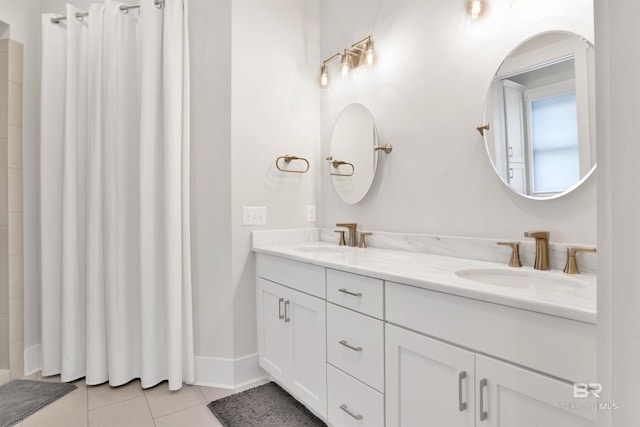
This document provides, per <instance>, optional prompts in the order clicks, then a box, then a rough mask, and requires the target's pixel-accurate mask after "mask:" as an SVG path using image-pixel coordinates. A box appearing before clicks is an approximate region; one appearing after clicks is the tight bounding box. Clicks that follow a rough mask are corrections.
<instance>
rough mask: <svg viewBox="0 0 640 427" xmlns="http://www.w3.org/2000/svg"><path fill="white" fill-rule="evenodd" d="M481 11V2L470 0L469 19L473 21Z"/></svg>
mask: <svg viewBox="0 0 640 427" xmlns="http://www.w3.org/2000/svg"><path fill="white" fill-rule="evenodd" d="M481 13H482V2H481V1H480V0H473V1H472V2H471V8H470V11H469V14H470V15H471V20H472V21H475V20H476V19H478V18H479V17H480V14H481Z"/></svg>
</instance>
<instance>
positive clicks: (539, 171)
mask: <svg viewBox="0 0 640 427" xmlns="http://www.w3.org/2000/svg"><path fill="white" fill-rule="evenodd" d="M594 73H595V63H594V48H593V45H592V44H591V43H589V42H588V41H586V40H585V39H584V38H582V37H580V36H578V35H576V34H573V33H567V32H549V33H543V34H539V35H537V36H534V37H532V38H530V39H529V40H527V41H525V42H524V43H522V44H521V45H519V46H518V47H517V48H515V49H514V50H513V51H511V53H510V54H509V55H508V56H507V58H506V59H505V60H504V61H503V62H502V65H500V68H498V71H497V72H496V74H495V76H494V78H493V81H492V82H491V87H490V88H489V93H488V94H487V100H486V103H485V110H484V123H485V124H484V125H483V126H482V127H479V128H478V130H480V131H483V133H484V139H485V145H486V148H487V154H488V155H489V159H490V160H491V163H492V164H493V168H494V169H495V171H496V173H497V174H498V176H499V177H500V178H501V179H502V181H503V182H504V183H505V184H506V185H507V186H508V187H509V188H510V189H511V190H513V191H515V192H516V193H518V194H520V195H522V196H524V197H528V198H531V199H553V198H556V197H560V196H562V195H565V194H567V193H569V192H570V191H572V190H574V189H575V188H577V187H578V186H579V185H580V184H581V183H583V182H584V181H585V180H586V179H587V178H588V177H589V176H590V175H591V173H592V172H593V171H594V170H595V168H596V146H595V142H596V140H595V74H594Z"/></svg>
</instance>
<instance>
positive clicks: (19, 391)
mask: <svg viewBox="0 0 640 427" xmlns="http://www.w3.org/2000/svg"><path fill="white" fill-rule="evenodd" d="M75 389H76V386H75V385H73V384H66V383H51V382H46V381H29V380H14V381H11V382H10V383H8V384H5V385H3V386H1V387H0V427H9V426H11V425H13V424H16V423H18V422H20V421H22V420H23V419H25V418H26V417H28V416H29V415H31V414H33V413H34V412H36V411H37V410H38V409H40V408H43V407H44V406H47V405H48V404H49V403H51V402H53V401H55V400H57V399H59V398H61V397H62V396H64V395H65V394H67V393H69V392H70V391H71V390H75Z"/></svg>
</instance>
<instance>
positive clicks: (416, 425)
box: [385, 324, 475, 427]
mask: <svg viewBox="0 0 640 427" xmlns="http://www.w3.org/2000/svg"><path fill="white" fill-rule="evenodd" d="M385 349H386V350H385V353H386V361H387V365H386V393H385V398H386V402H387V403H386V405H387V407H386V410H387V411H386V413H387V414H386V420H387V423H386V425H387V427H395V426H403V427H430V426H433V427H458V426H464V427H467V426H469V427H470V426H473V425H474V423H475V403H474V398H473V389H474V386H473V385H474V354H473V353H471V352H469V351H466V350H463V349H460V348H458V347H455V346H452V345H449V344H445V343H443V342H441V341H437V340H434V339H431V338H428V337H425V336H422V335H419V334H416V333H414V332H410V331H407V330H405V329H401V328H398V327H396V326H392V325H389V324H387V326H386V346H385Z"/></svg>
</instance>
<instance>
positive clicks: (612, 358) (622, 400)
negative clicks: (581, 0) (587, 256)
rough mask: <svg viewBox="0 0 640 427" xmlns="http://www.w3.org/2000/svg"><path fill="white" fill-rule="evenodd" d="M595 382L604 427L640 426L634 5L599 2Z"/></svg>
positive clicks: (639, 30) (637, 34)
mask: <svg viewBox="0 0 640 427" xmlns="http://www.w3.org/2000/svg"><path fill="white" fill-rule="evenodd" d="M595 5H596V35H597V38H598V46H601V49H600V50H598V53H597V55H596V61H597V68H596V73H597V76H598V81H597V91H598V92H597V96H598V122H597V128H598V141H599V145H598V156H599V160H600V163H601V165H602V169H601V171H600V172H601V173H600V175H599V179H598V188H599V197H598V246H599V247H598V252H599V255H598V380H599V381H600V382H601V383H602V385H603V395H602V401H604V402H611V403H615V404H616V405H617V406H618V408H619V409H618V410H617V411H601V412H600V413H599V418H598V424H599V425H600V426H602V427H610V426H637V425H640V405H639V404H638V402H640V388H639V387H638V382H640V364H638V360H640V333H639V329H638V324H640V312H639V311H638V304H639V303H640V286H638V284H639V283H640V270H639V269H638V267H637V264H638V259H639V258H640V246H639V245H638V242H639V241H640V192H639V191H638V188H639V187H640V169H639V168H638V159H640V145H639V144H638V137H637V135H638V129H637V124H638V117H640V79H638V75H640V49H638V43H637V41H638V40H640V27H638V23H637V17H638V16H640V3H638V2H636V1H628V0H597V1H596V2H595Z"/></svg>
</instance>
